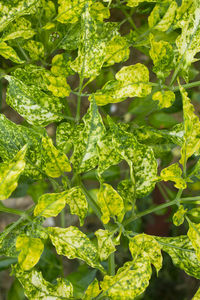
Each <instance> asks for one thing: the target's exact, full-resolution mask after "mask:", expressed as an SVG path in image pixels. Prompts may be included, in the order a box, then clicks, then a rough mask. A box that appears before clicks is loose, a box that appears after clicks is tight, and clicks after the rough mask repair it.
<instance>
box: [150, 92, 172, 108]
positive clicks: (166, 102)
mask: <svg viewBox="0 0 200 300" xmlns="http://www.w3.org/2000/svg"><path fill="white" fill-rule="evenodd" d="M152 99H153V100H154V101H158V102H159V104H158V105H159V107H160V108H167V107H170V106H171V105H172V104H173V103H174V101H175V94H174V93H173V92H172V91H158V92H156V93H154V94H153V96H152Z"/></svg>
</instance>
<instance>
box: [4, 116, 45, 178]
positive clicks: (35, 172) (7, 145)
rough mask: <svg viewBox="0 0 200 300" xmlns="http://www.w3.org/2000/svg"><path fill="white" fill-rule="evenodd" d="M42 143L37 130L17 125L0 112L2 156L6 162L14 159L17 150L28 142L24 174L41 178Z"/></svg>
mask: <svg viewBox="0 0 200 300" xmlns="http://www.w3.org/2000/svg"><path fill="white" fill-rule="evenodd" d="M41 143H42V136H41V135H40V134H39V133H38V132H37V131H36V130H34V129H32V128H27V127H24V126H21V125H16V124H15V123H13V122H11V121H9V120H8V119H7V118H6V117H5V116H4V115H3V114H0V157H1V158H2V159H3V161H4V162H7V161H10V160H12V159H13V158H14V157H15V155H16V154H17V152H18V151H19V150H20V149H21V148H22V147H23V146H24V145H26V144H28V149H27V153H26V167H25V169H24V174H23V175H27V176H31V177H32V178H41V172H42V154H41Z"/></svg>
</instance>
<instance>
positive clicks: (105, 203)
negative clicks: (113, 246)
mask: <svg viewBox="0 0 200 300" xmlns="http://www.w3.org/2000/svg"><path fill="white" fill-rule="evenodd" d="M98 205H99V207H100V209H101V212H102V217H101V219H102V221H103V223H104V224H107V223H108V222H109V220H110V218H115V216H116V217H117V219H118V221H119V222H122V220H123V218H124V202H123V199H122V198H121V196H120V195H119V194H118V193H117V191H115V190H114V189H113V187H112V186H111V185H109V184H106V183H104V184H103V185H102V186H101V187H100V190H99V193H98Z"/></svg>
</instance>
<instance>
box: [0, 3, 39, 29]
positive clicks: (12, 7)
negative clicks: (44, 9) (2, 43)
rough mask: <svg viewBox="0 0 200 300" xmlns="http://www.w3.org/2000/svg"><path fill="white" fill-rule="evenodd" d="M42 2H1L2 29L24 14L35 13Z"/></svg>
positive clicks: (0, 23) (0, 27) (0, 24)
mask: <svg viewBox="0 0 200 300" xmlns="http://www.w3.org/2000/svg"><path fill="white" fill-rule="evenodd" d="M39 4H40V1H38V0H21V1H15V2H14V1H13V3H12V4H11V3H5V1H1V2H0V31H2V30H3V29H4V28H5V27H6V26H7V25H8V24H9V23H11V22H12V21H13V20H15V19H16V18H19V17H20V16H22V15H29V14H32V13H35V9H36V8H37V6H38V5H39Z"/></svg>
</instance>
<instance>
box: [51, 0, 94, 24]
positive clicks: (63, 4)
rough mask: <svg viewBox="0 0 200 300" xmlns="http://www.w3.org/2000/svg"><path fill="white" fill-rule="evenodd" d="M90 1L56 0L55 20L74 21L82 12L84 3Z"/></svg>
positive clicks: (62, 21)
mask: <svg viewBox="0 0 200 300" xmlns="http://www.w3.org/2000/svg"><path fill="white" fill-rule="evenodd" d="M90 2H91V0H89V1H88V0H58V4H59V7H58V16H57V21H59V22H61V23H76V22H77V21H78V20H79V18H80V16H81V14H82V13H83V12H84V7H85V5H87V3H88V4H89V3H90Z"/></svg>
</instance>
